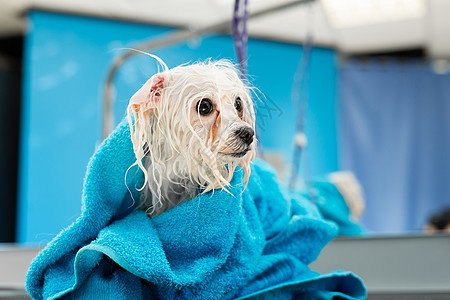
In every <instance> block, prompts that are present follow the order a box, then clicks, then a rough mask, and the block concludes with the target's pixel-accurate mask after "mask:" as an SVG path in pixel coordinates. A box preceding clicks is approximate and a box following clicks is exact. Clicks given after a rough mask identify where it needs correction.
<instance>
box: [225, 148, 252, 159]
mask: <svg viewBox="0 0 450 300" xmlns="http://www.w3.org/2000/svg"><path fill="white" fill-rule="evenodd" d="M250 150H251V149H250V148H248V149H244V150H240V151H237V152H229V153H221V154H222V155H221V156H222V157H223V159H224V160H226V161H236V160H242V159H245V157H246V156H247V155H248V154H249V153H250Z"/></svg>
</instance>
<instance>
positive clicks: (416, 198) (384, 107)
mask: <svg viewBox="0 0 450 300" xmlns="http://www.w3.org/2000/svg"><path fill="white" fill-rule="evenodd" d="M338 81H339V97H338V98H339V102H340V103H339V107H340V116H339V123H340V136H339V138H340V143H339V144H340V146H341V148H340V167H341V168H342V169H350V170H352V171H354V173H355V174H356V176H357V177H358V178H359V179H360V180H361V182H362V185H363V187H364V188H365V194H366V200H367V210H366V213H365V215H364V217H363V223H364V225H366V226H367V227H368V228H369V229H371V230H373V231H375V232H380V233H388V232H389V233H391V232H403V231H413V230H420V229H421V228H422V226H423V225H424V223H425V222H426V219H427V218H428V216H429V215H430V214H432V213H434V212H436V211H438V210H440V209H442V208H443V207H446V206H450V184H449V179H450V156H449V154H450V75H449V74H446V75H438V74H435V73H434V72H433V71H432V70H431V68H430V67H429V65H427V64H424V63H419V62H398V61H395V60H391V61H387V62H380V61H379V60H373V61H368V62H365V63H362V62H359V61H350V62H347V63H345V64H344V65H343V66H342V67H341V68H340V70H339V79H338Z"/></svg>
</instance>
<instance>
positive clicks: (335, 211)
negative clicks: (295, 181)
mask: <svg viewBox="0 0 450 300" xmlns="http://www.w3.org/2000/svg"><path fill="white" fill-rule="evenodd" d="M313 186H314V190H315V204H316V206H317V208H318V209H319V211H320V213H321V214H322V216H323V218H324V219H325V220H328V221H333V222H334V223H336V225H337V226H338V228H339V232H338V234H339V235H347V236H356V235H367V234H369V232H368V231H367V230H366V229H365V228H364V227H363V226H362V225H361V224H360V223H359V222H358V221H357V220H355V218H353V217H352V215H351V214H350V209H349V208H348V206H347V203H346V202H345V200H344V197H343V196H342V195H341V193H340V192H339V190H338V189H337V188H336V186H335V185H334V184H333V183H331V182H329V181H326V180H320V181H319V180H318V181H315V182H314V184H313ZM304 195H305V196H306V195H307V193H304Z"/></svg>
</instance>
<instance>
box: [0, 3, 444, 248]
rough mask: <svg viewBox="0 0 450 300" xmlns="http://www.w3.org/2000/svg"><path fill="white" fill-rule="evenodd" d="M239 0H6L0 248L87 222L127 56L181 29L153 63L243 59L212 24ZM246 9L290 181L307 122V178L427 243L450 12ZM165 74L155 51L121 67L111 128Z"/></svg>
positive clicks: (273, 151)
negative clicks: (352, 192) (355, 184)
mask: <svg viewBox="0 0 450 300" xmlns="http://www.w3.org/2000/svg"><path fill="white" fill-rule="evenodd" d="M233 4H234V1H231V0H195V1H194V0H193V1H176V0H167V1H149V0H148V1H143V0H133V1H123V0H115V1H103V0H102V1H95V2H93V1H88V0H78V1H69V0H65V1H61V0H58V1H56V0H41V1H38V0H36V1H32V0H29V1H28V0H20V1H19V0H14V1H13V0H10V1H8V0H1V1H0V114H1V118H0V122H1V125H0V143H1V147H0V166H1V168H2V170H3V172H2V174H3V175H2V180H0V185H1V190H2V191H3V197H1V200H0V201H1V207H2V209H1V210H0V241H2V242H15V243H19V244H31V245H38V246H43V245H45V244H46V243H47V242H49V241H50V240H51V239H52V238H53V237H55V236H56V234H57V233H58V232H59V231H61V230H62V229H63V228H65V227H67V226H68V225H69V224H71V223H72V222H73V221H75V219H76V218H77V217H78V215H79V214H80V201H81V192H82V187H83V178H84V174H85V170H86V165H87V163H88V161H89V158H90V156H91V155H92V154H93V153H94V151H95V149H96V147H97V146H98V145H99V143H101V141H102V139H103V130H104V129H105V126H106V125H105V124H104V109H105V103H104V92H105V84H106V82H107V76H108V74H109V72H110V70H111V68H112V65H113V62H114V60H115V59H117V58H118V57H120V55H122V54H123V53H124V52H126V51H127V48H136V47H138V46H139V45H140V44H141V43H142V42H148V41H151V40H154V41H158V40H161V39H164V38H165V37H167V36H170V35H171V34H173V33H175V32H178V31H180V30H184V31H186V32H191V33H192V36H191V37H190V38H188V39H187V40H184V41H178V42H175V43H173V42H172V43H166V44H164V45H160V46H158V47H157V48H155V49H150V50H149V52H151V53H154V54H156V55H158V56H159V57H161V58H162V59H163V60H164V61H165V62H166V64H167V65H168V66H169V67H174V66H177V65H179V64H182V63H187V62H194V61H197V60H201V59H206V58H209V57H211V58H213V59H220V58H228V59H231V60H234V61H236V62H237V60H236V54H235V49H234V45H233V40H232V38H231V36H230V34H229V33H230V32H229V30H228V29H227V28H226V27H223V28H222V29H219V30H218V29H217V28H216V27H214V26H213V25H215V24H221V23H222V22H225V21H227V20H230V19H231V16H232V12H233ZM283 5H284V7H283ZM280 7H281V8H280ZM249 11H250V18H249V20H248V32H249V40H248V60H247V65H248V74H249V80H250V82H251V83H252V85H254V86H255V87H257V88H258V89H259V90H260V91H261V95H260V96H261V97H260V98H261V99H262V100H261V102H260V103H258V111H257V113H258V129H259V136H260V141H261V143H262V146H263V149H264V155H265V157H267V159H268V160H269V161H271V162H272V163H273V164H274V165H275V166H276V168H277V170H278V171H279V173H280V177H282V178H284V180H285V181H286V182H287V181H288V177H289V174H290V173H291V171H292V168H293V165H292V157H293V151H294V149H295V146H294V136H295V134H296V124H297V123H298V121H299V119H300V120H301V123H302V124H303V123H304V133H305V134H306V136H307V139H308V145H307V148H306V150H305V151H304V152H303V156H302V164H301V166H302V168H301V172H300V173H301V176H302V177H303V178H321V177H323V176H325V175H326V174H329V173H331V172H335V171H339V170H349V171H352V172H353V174H354V175H355V177H356V179H357V180H358V181H359V183H360V185H361V187H362V189H363V191H364V194H363V195H364V198H365V206H366V209H365V211H364V213H363V215H362V217H361V224H362V225H363V227H364V228H366V229H367V230H368V231H369V232H370V233H371V234H375V235H377V234H378V235H379V234H389V235H392V234H404V233H410V232H420V231H422V229H423V228H424V227H425V225H426V224H427V222H428V218H429V217H430V216H431V215H432V214H435V213H437V212H439V211H442V210H444V209H445V208H446V207H447V206H450V197H449V195H450V185H449V184H447V182H448V180H449V179H450V158H449V155H448V153H450V62H449V60H448V59H449V58H450V39H449V38H448V37H449V35H450V19H449V18H448V14H449V13H450V1H447V0H339V1H338V0H320V1H319V0H317V1H275V0H253V1H249ZM261 11H266V12H265V13H264V14H261V15H257V16H255V17H252V14H255V13H258V12H261ZM210 26H212V27H210ZM208 28H211V30H208ZM205 29H206V30H205ZM199 30H204V31H202V34H200V35H198V34H197V33H198V32H199ZM306 47H307V48H306ZM311 47H312V48H311ZM305 49H306V50H308V58H307V59H308V60H307V67H306V68H305V70H303V71H302V70H300V71H302V72H300V73H301V74H300V75H301V76H300V79H299V76H296V74H297V75H298V74H299V68H300V67H299V66H301V65H302V62H303V63H304V62H305V51H306V50H305ZM300 69H301V68H300ZM155 72H157V66H156V63H155V61H154V60H153V59H151V58H149V57H147V56H145V55H135V56H133V57H132V58H130V59H127V60H125V61H124V62H123V63H122V64H121V65H120V67H119V68H118V70H117V73H116V75H115V76H114V78H113V79H112V81H111V84H112V87H111V90H110V92H112V95H113V96H112V98H113V100H114V101H113V103H112V105H113V110H112V112H111V116H110V117H111V120H113V122H114V124H117V123H118V122H119V121H120V120H121V119H122V118H123V117H124V115H125V108H126V106H127V103H128V100H129V98H130V97H131V95H132V94H133V93H134V92H135V91H136V90H137V89H138V88H139V87H140V86H141V85H142V84H143V83H144V82H145V81H146V79H148V78H149V77H150V76H152V75H153V74H154V73H155ZM296 78H297V79H296ZM296 85H299V86H301V87H302V89H301V90H300V94H301V97H300V98H299V99H300V105H297V106H300V109H297V108H298V107H297V106H296V105H295V103H293V102H294V100H295V99H293V98H295V93H294V91H295V89H296ZM293 95H294V96H293ZM106 127H107V126H106Z"/></svg>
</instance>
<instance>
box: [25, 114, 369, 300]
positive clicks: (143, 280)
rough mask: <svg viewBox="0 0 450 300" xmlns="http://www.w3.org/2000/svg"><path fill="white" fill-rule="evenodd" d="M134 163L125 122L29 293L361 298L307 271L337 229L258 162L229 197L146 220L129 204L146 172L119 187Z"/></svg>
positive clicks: (350, 286)
mask: <svg viewBox="0 0 450 300" xmlns="http://www.w3.org/2000/svg"><path fill="white" fill-rule="evenodd" d="M134 160H135V157H134V153H133V147H132V144H131V141H130V132H129V128H128V124H127V123H126V121H122V122H121V124H119V126H118V127H117V128H116V130H115V131H114V132H113V133H112V134H111V135H110V136H109V137H108V139H106V140H105V142H104V143H103V144H102V145H101V146H100V147H99V149H98V150H97V151H96V153H95V154H94V156H93V157H92V159H91V161H90V163H89V166H88V171H87V175H86V178H85V183H84V191H83V199H82V213H81V216H80V217H79V218H78V219H77V220H76V221H75V222H74V223H73V224H72V225H71V226H69V227H68V228H67V229H65V230H64V231H63V232H61V233H60V234H59V235H58V236H57V237H56V238H55V239H54V240H53V241H51V242H50V243H49V244H48V245H47V247H46V248H45V249H43V251H42V252H41V253H40V254H39V255H38V256H37V257H36V258H35V260H34V261H33V262H32V264H31V266H30V269H29V271H28V274H27V290H28V292H29V294H30V295H31V296H32V297H33V298H34V299H57V298H62V299H64V298H68V299H73V298H75V299H157V298H161V299H234V298H240V299H249V298H251V299H254V298H255V299H258V298H264V299H266V298H270V299H292V298H295V299H299V298H302V297H303V298H304V299H331V298H333V297H334V296H337V297H340V298H341V299H363V298H365V295H366V291H365V288H364V285H363V283H362V281H361V280H360V279H359V278H358V277H357V276H355V275H353V274H352V273H349V272H343V271H336V272H332V273H329V274H325V275H321V274H319V273H317V272H314V271H311V270H310V269H309V268H308V264H309V263H311V262H312V261H314V260H315V259H316V258H317V256H318V255H319V253H320V251H321V250H322V248H323V247H324V246H325V245H326V244H327V243H328V242H329V241H330V240H331V239H333V238H334V237H335V236H336V234H337V227H336V225H335V224H334V223H331V222H328V221H325V220H324V219H323V218H322V217H321V215H320V213H319V212H318V210H317V209H316V207H315V206H313V205H312V204H311V202H310V201H309V200H307V199H305V198H303V197H302V196H301V194H299V193H292V192H290V191H289V190H287V189H286V188H284V187H282V186H281V185H280V184H279V183H278V180H277V178H276V175H275V172H274V170H273V169H272V168H271V167H270V166H268V165H267V164H266V163H264V162H263V161H261V160H255V161H254V163H253V164H252V175H251V176H250V180H249V183H248V187H247V189H246V190H245V191H243V188H244V185H243V184H242V180H243V172H242V171H238V172H236V174H235V176H234V177H233V179H232V182H231V188H230V189H229V191H230V192H231V193H232V195H230V194H229V193H227V192H225V191H219V190H215V191H211V192H209V193H206V194H202V195H199V196H198V197H196V198H194V199H192V200H189V201H185V202H184V203H182V204H180V205H178V206H176V207H175V208H173V209H170V210H168V211H166V212H164V213H163V214H161V215H159V216H156V217H154V218H152V219H150V218H149V217H148V216H147V215H146V214H145V213H144V212H143V211H140V210H136V209H135V208H134V206H135V203H134V200H133V198H134V199H137V197H138V195H137V193H136V187H140V186H141V185H142V182H143V176H142V173H140V171H138V169H137V168H133V169H131V170H129V171H128V173H127V176H126V184H125V174H126V172H127V169H128V168H129V166H130V165H132V164H133V162H134ZM130 191H131V192H130ZM130 193H132V194H133V195H132V194H130Z"/></svg>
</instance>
